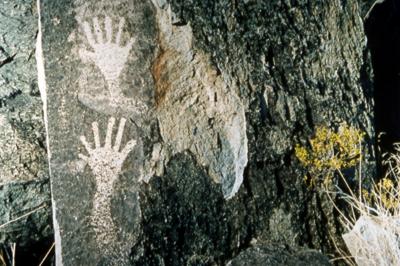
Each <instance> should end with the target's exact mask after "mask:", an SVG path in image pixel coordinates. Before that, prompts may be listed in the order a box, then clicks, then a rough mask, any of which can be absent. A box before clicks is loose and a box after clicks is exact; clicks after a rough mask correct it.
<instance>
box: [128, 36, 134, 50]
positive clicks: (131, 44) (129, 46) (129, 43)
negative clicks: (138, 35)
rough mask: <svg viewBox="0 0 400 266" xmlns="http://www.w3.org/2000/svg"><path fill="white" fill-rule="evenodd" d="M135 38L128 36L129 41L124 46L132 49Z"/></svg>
mask: <svg viewBox="0 0 400 266" xmlns="http://www.w3.org/2000/svg"><path fill="white" fill-rule="evenodd" d="M135 41H136V40H135V38H130V39H129V41H128V42H127V43H126V45H125V48H126V49H128V50H130V49H132V46H133V43H134V42H135Z"/></svg>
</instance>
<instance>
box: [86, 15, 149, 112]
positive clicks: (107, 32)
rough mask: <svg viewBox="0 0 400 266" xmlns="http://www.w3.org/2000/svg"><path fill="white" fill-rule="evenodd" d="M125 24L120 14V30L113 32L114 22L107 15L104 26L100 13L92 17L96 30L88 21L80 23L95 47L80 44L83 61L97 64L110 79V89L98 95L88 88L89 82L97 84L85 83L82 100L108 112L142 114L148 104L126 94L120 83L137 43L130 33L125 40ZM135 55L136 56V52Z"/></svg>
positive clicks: (108, 81) (90, 42)
mask: <svg viewBox="0 0 400 266" xmlns="http://www.w3.org/2000/svg"><path fill="white" fill-rule="evenodd" d="M124 25H125V19H124V18H121V19H120V20H119V24H118V31H117V33H115V34H113V22H112V19H111V18H110V17H108V16H106V17H105V19H104V30H102V28H101V26H100V22H99V19H98V18H97V17H95V18H93V30H92V27H91V25H90V24H89V22H87V21H85V22H83V23H81V28H82V30H83V32H84V35H85V37H86V40H87V42H88V44H89V46H90V47H91V50H92V51H90V50H87V49H86V48H81V49H80V50H79V56H80V58H81V59H82V61H83V62H86V63H93V64H94V65H95V66H97V68H98V69H99V70H100V72H101V73H102V75H103V77H104V79H105V81H106V83H107V89H108V93H107V94H103V95H101V94H100V95H99V94H98V93H93V92H90V90H89V92H88V90H87V86H89V87H90V86H93V85H94V84H87V85H86V86H83V87H84V88H85V90H84V92H81V93H80V94H79V100H80V101H81V102H82V103H83V104H85V105H86V106H88V107H90V108H91V109H94V110H96V111H99V112H101V113H105V114H109V115H116V114H119V115H121V114H127V113H130V114H132V113H134V114H135V113H137V114H141V113H143V112H145V111H146V110H147V106H146V105H145V104H144V103H142V102H141V101H140V100H137V99H131V98H127V97H125V96H124V94H123V92H122V89H121V86H120V76H121V73H122V70H123V69H124V67H125V65H126V63H127V61H128V58H129V54H130V52H131V50H132V47H133V44H134V43H135V38H133V37H128V38H129V39H128V40H127V41H126V42H125V43H124V42H123V40H122V36H123V29H124ZM133 59H136V58H135V57H134V56H133ZM84 75H85V74H84Z"/></svg>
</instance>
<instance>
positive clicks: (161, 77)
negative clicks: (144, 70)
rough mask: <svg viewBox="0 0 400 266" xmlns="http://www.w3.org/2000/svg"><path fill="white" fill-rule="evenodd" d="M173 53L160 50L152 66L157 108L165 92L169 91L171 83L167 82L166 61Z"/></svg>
mask: <svg viewBox="0 0 400 266" xmlns="http://www.w3.org/2000/svg"><path fill="white" fill-rule="evenodd" d="M173 54H174V53H173V52H172V51H171V50H167V51H164V50H162V49H161V50H160V53H159V54H158V56H157V58H156V59H155V60H154V63H153V66H152V69H151V71H152V74H153V78H154V82H155V85H156V92H155V102H156V107H159V106H160V105H161V104H162V102H163V100H164V98H165V95H166V94H167V92H168V91H169V90H170V87H171V83H170V82H169V80H168V70H167V69H168V67H167V64H168V60H169V59H171V56H172V55H173Z"/></svg>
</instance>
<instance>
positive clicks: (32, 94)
mask: <svg viewBox="0 0 400 266" xmlns="http://www.w3.org/2000/svg"><path fill="white" fill-rule="evenodd" d="M0 21H1V23H0V145H1V147H2V149H1V151H0V173H1V175H0V184H2V183H6V182H10V181H22V180H33V179H43V178H47V166H46V160H45V159H46V155H45V149H44V142H45V140H44V134H43V133H44V128H43V119H42V108H41V106H42V103H41V101H40V97H39V91H38V88H37V80H36V76H37V74H36V65H35V43H36V33H37V15H36V10H35V5H34V1H32V0H30V1H8V2H4V3H1V9H0Z"/></svg>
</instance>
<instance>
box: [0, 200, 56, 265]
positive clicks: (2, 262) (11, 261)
mask: <svg viewBox="0 0 400 266" xmlns="http://www.w3.org/2000/svg"><path fill="white" fill-rule="evenodd" d="M45 207H46V204H43V205H41V206H39V207H37V208H35V209H33V210H32V211H29V212H27V213H25V214H23V215H21V216H18V217H17V218H15V219H12V220H10V221H8V222H6V223H4V224H1V225H0V229H2V228H4V227H7V226H9V225H11V224H13V223H15V222H18V221H19V220H21V219H23V218H25V217H28V216H29V215H31V214H33V213H35V212H37V211H39V210H41V209H43V208H45ZM54 244H55V243H54V242H53V244H52V245H51V247H50V248H49V250H48V251H47V252H46V254H45V255H44V257H43V259H42V260H41V262H40V263H39V266H42V265H43V264H44V262H45V261H46V259H47V258H48V256H49V255H50V253H51V251H52V250H53V248H54ZM16 247H17V244H16V243H12V244H11V247H10V249H11V258H10V259H6V258H5V257H7V256H6V255H5V254H4V253H3V251H1V250H0V266H7V265H11V266H15V263H16V250H17V249H16ZM6 261H9V263H7V262H6Z"/></svg>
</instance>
